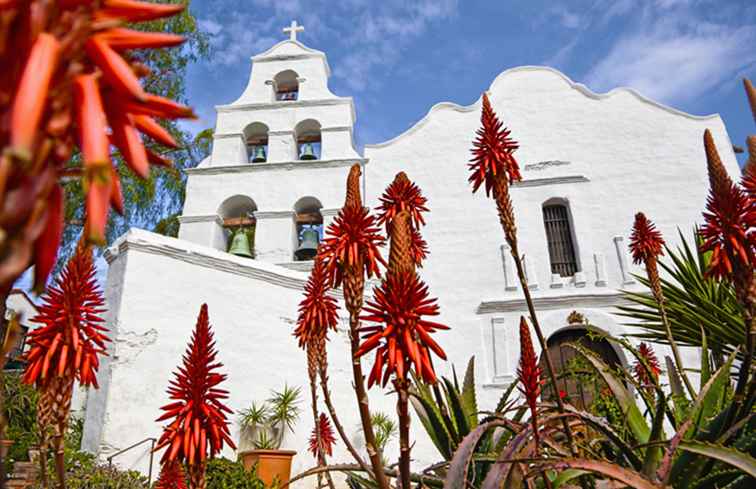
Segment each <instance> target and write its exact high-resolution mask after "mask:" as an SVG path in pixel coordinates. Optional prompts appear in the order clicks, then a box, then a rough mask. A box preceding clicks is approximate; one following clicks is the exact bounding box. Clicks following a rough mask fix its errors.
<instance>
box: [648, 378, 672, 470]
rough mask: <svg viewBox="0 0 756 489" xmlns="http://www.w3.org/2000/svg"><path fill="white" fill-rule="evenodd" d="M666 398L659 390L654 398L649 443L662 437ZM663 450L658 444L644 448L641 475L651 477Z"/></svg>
mask: <svg viewBox="0 0 756 489" xmlns="http://www.w3.org/2000/svg"><path fill="white" fill-rule="evenodd" d="M666 404H667V400H666V399H665V397H664V394H663V393H661V392H659V393H658V395H657V398H656V412H655V413H654V423H653V426H652V428H651V438H650V439H649V443H656V442H659V441H661V440H662V439H664V438H665V437H664V429H663V427H664V408H665V406H666ZM663 455H664V452H663V451H662V448H661V447H660V446H651V447H648V449H647V450H646V458H645V459H644V460H643V475H645V476H646V477H652V476H653V475H654V472H656V469H657V468H658V467H659V463H660V462H661V459H662V456H663Z"/></svg>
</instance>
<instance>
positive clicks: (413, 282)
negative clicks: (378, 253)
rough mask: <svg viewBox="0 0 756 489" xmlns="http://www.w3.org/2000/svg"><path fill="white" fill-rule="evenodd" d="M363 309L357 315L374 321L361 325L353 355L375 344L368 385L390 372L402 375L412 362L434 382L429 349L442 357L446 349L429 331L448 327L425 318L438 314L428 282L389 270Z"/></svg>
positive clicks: (419, 372)
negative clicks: (361, 336) (359, 335)
mask: <svg viewBox="0 0 756 489" xmlns="http://www.w3.org/2000/svg"><path fill="white" fill-rule="evenodd" d="M364 312H365V314H364V315H363V316H361V317H360V319H362V320H363V321H366V322H369V323H377V324H376V325H375V326H364V327H362V328H360V332H361V333H363V336H364V338H363V342H362V344H361V345H360V348H359V350H358V351H357V354H356V355H355V356H356V357H357V358H359V357H361V356H362V355H365V354H366V353H368V352H370V351H372V350H374V349H376V348H377V351H376V355H375V363H374V365H373V369H372V371H371V372H370V376H369V377H368V387H371V386H372V385H373V384H377V383H378V382H380V383H381V384H382V385H384V386H385V385H386V382H388V379H389V376H390V375H391V374H392V373H393V374H396V377H397V378H398V379H400V380H403V379H405V377H406V375H407V373H409V370H410V368H411V366H412V364H414V366H415V372H416V373H417V375H418V376H420V377H422V378H423V379H424V380H425V381H426V382H428V383H435V381H436V374H435V371H434V369H433V363H432V362H431V357H430V352H433V353H435V354H436V355H437V356H438V357H440V358H441V359H443V360H446V353H445V352H444V350H443V349H442V348H441V347H440V346H439V345H438V343H436V341H435V340H434V339H433V338H432V337H431V334H432V333H434V332H436V331H438V330H444V329H449V327H448V326H445V325H443V324H439V323H436V322H433V321H429V320H427V319H424V317H425V316H437V315H438V314H439V308H438V304H436V299H433V298H429V296H428V286H427V285H425V284H424V283H423V282H422V281H421V280H420V279H419V278H418V277H417V275H416V274H415V273H414V272H411V271H405V272H401V273H391V274H389V275H387V277H386V278H385V279H384V281H383V282H382V283H381V285H380V286H379V287H377V288H376V289H374V291H373V300H371V301H367V304H366V305H365V308H364ZM384 369H385V370H384Z"/></svg>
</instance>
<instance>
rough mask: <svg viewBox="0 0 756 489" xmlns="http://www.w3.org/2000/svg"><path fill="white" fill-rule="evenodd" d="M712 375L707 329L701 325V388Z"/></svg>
mask: <svg viewBox="0 0 756 489" xmlns="http://www.w3.org/2000/svg"><path fill="white" fill-rule="evenodd" d="M710 377H711V363H710V362H709V343H708V342H707V340H706V331H704V329H703V326H702V327H701V387H700V388H701V389H703V387H704V385H705V384H706V383H707V382H708V381H709V378H710Z"/></svg>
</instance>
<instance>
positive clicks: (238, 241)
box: [228, 229, 252, 258]
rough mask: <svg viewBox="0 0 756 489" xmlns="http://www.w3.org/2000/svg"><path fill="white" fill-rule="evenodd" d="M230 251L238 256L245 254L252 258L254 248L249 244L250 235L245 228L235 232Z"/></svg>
mask: <svg viewBox="0 0 756 489" xmlns="http://www.w3.org/2000/svg"><path fill="white" fill-rule="evenodd" d="M228 252H229V253H231V254H232V255H236V256H244V257H247V258H252V249H251V248H250V246H249V236H247V233H246V232H245V231H244V230H243V229H239V230H238V231H236V233H234V238H233V239H232V240H231V246H229V247H228Z"/></svg>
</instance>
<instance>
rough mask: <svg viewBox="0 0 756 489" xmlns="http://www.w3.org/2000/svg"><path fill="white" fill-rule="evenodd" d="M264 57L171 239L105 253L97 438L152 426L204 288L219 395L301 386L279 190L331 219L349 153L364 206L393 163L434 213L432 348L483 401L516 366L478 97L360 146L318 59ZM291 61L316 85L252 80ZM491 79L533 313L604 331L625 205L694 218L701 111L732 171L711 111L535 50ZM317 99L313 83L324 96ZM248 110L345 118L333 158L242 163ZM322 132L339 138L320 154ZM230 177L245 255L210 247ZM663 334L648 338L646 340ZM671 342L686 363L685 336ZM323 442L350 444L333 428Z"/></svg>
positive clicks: (136, 457)
mask: <svg viewBox="0 0 756 489" xmlns="http://www.w3.org/2000/svg"><path fill="white" fill-rule="evenodd" d="M321 54H322V53H321ZM261 56H262V57H256V58H255V65H254V67H253V70H252V76H251V79H250V85H249V87H248V89H247V90H246V91H245V92H244V94H243V95H242V96H241V98H240V99H239V100H237V101H236V102H234V103H233V104H231V105H230V106H224V107H221V108H219V115H218V127H219V128H222V129H223V131H225V133H226V134H229V136H223V131H219V132H221V137H218V133H216V142H215V144H216V147H215V149H214V152H213V158H212V162H208V163H207V164H203V165H202V166H201V167H199V168H197V169H194V170H191V171H190V172H189V181H188V187H187V200H186V204H185V207H184V212H183V216H182V218H181V231H180V234H179V237H180V238H181V239H180V240H172V239H169V238H163V237H159V236H155V235H152V234H150V233H146V232H143V231H138V230H133V231H132V232H131V233H130V234H129V235H127V236H126V237H125V238H123V239H122V240H121V241H119V243H118V246H117V248H118V249H119V252H118V253H113V254H112V255H111V256H110V260H111V270H110V274H109V277H108V304H109V308H110V313H109V314H110V316H109V324H111V325H112V327H114V328H116V330H117V333H116V338H117V340H116V342H115V344H114V350H113V355H112V358H111V360H110V361H109V363H106V364H104V365H103V369H102V371H103V373H102V377H103V381H102V384H103V389H101V391H100V392H98V393H97V394H96V395H95V396H90V400H89V404H88V412H87V415H88V420H87V436H86V440H85V442H86V445H87V446H88V447H89V448H90V449H92V450H99V451H100V453H101V454H103V455H107V453H112V452H113V451H115V450H117V449H118V448H122V447H124V446H128V445H129V444H131V443H133V442H134V441H138V440H139V439H141V438H144V437H145V436H156V435H157V434H158V433H159V429H160V427H159V426H158V425H156V424H155V423H154V422H153V421H152V420H153V419H154V418H156V417H157V416H158V414H159V411H158V408H159V406H160V405H161V404H164V403H165V401H166V399H165V394H164V389H165V386H166V385H167V382H168V380H169V378H170V372H171V371H172V370H173V369H174V368H175V366H176V365H177V364H178V362H179V361H180V356H181V353H182V352H183V350H184V348H185V346H186V344H187V342H188V339H189V336H190V334H191V330H192V328H193V327H194V323H195V319H196V315H197V313H198V311H199V307H200V305H201V303H202V302H207V303H208V305H209V308H210V317H211V320H212V323H213V325H214V328H215V331H216V338H217V340H218V348H219V350H220V355H219V357H220V359H221V361H223V362H224V364H225V368H224V371H225V372H226V373H228V375H229V380H228V383H227V386H226V387H227V388H228V389H229V390H230V391H231V393H232V394H231V400H230V404H231V406H232V408H234V409H241V408H244V407H247V406H248V405H249V404H250V402H251V401H252V400H254V399H258V400H260V399H264V398H265V397H266V396H267V394H268V393H269V391H270V389H272V388H280V387H281V386H282V385H283V384H284V383H285V382H288V383H289V384H294V385H302V386H303V387H306V386H305V384H306V367H305V356H304V354H303V353H302V352H301V351H299V350H298V349H297V348H296V344H295V342H294V339H293V338H292V337H291V332H292V329H293V321H294V318H295V316H296V308H297V304H298V302H299V300H300V299H301V290H300V289H301V286H302V285H303V284H304V280H305V279H306V275H305V274H304V273H301V272H298V271H293V270H290V268H296V269H299V270H302V269H305V270H306V268H307V267H306V266H303V264H301V263H297V264H293V263H291V257H292V253H293V251H294V246H295V243H296V240H295V235H294V233H295V231H294V229H295V228H294V223H293V207H294V204H295V202H297V200H298V199H300V198H302V197H305V196H311V197H315V198H317V199H318V200H319V201H320V202H321V203H322V205H323V214H324V216H325V221H326V224H327V223H328V221H329V220H330V219H332V216H333V214H334V213H335V212H336V210H337V209H338V208H339V207H340V206H341V205H342V203H343V198H344V184H345V179H346V175H347V173H348V168H349V166H350V165H351V164H352V163H354V162H360V163H361V164H362V165H363V185H364V187H365V192H364V193H365V196H366V203H367V204H368V205H370V206H372V207H374V206H375V205H377V203H378V197H379V196H380V194H381V193H382V191H383V189H384V188H385V187H386V186H387V185H388V184H389V183H390V182H391V180H392V179H393V178H394V175H395V174H396V173H397V172H398V171H406V172H407V174H408V175H409V177H410V179H412V180H414V181H415V182H416V183H417V184H418V185H419V186H420V187H421V188H422V190H423V193H424V194H425V195H426V196H427V197H428V205H429V207H430V209H431V213H430V214H429V215H428V217H427V222H428V225H427V226H426V227H425V228H424V229H423V236H424V238H425V239H426V241H427V242H428V245H429V248H430V256H429V258H428V260H427V261H426V263H425V264H424V267H423V268H422V270H421V271H420V273H421V275H422V277H423V278H424V279H425V280H426V282H427V283H428V284H429V286H430V289H431V292H432V294H433V295H434V296H437V297H438V299H439V304H440V305H441V311H442V315H441V317H440V321H441V322H444V323H446V324H448V325H450V326H451V328H452V329H451V330H450V331H448V332H441V333H439V334H438V341H439V343H440V344H441V345H442V346H443V347H444V348H445V349H446V351H447V352H448V354H449V362H448V363H445V364H444V363H438V364H437V366H438V370H439V373H441V374H447V373H449V371H450V366H451V365H452V364H455V365H456V366H457V367H458V369H462V368H463V367H464V365H465V364H466V362H467V360H468V359H469V357H470V356H472V355H475V356H476V358H477V362H476V365H477V372H476V373H477V382H478V400H479V405H480V407H481V409H489V408H491V407H493V406H494V405H495V403H496V401H497V400H498V397H499V396H500V395H501V393H502V391H503V389H504V388H505V387H506V386H507V384H508V383H510V382H511V381H512V379H513V376H514V372H515V369H516V362H517V359H518V354H519V352H518V346H517V345H518V339H517V330H516V326H517V324H518V322H519V317H520V315H524V314H526V308H525V305H524V302H523V300H522V293H521V291H520V290H519V286H518V284H517V281H516V278H515V273H514V270H513V263H512V260H511V258H510V257H509V255H508V251H507V250H506V248H505V246H504V244H505V242H504V238H503V234H502V231H501V229H500V227H499V224H498V218H497V216H496V211H495V206H494V204H493V202H491V200H490V199H487V198H486V197H485V196H484V195H483V193H482V192H481V193H479V194H478V195H472V194H471V188H470V186H469V184H468V183H467V178H468V170H467V166H466V163H467V161H468V160H469V150H470V147H471V143H472V140H473V138H474V134H475V131H476V129H477V128H478V126H479V118H480V115H479V114H480V102H477V103H476V104H474V105H472V106H469V107H460V106H456V105H453V104H448V103H443V104H439V105H437V106H435V107H433V108H432V109H431V110H430V112H429V113H428V115H427V116H426V117H425V118H424V119H423V120H421V121H420V122H418V123H417V124H416V125H415V126H414V127H412V128H411V129H409V130H408V131H407V132H405V133H404V134H402V135H400V136H398V137H396V138H394V139H393V140H391V141H388V142H386V143H382V144H378V145H371V146H368V147H366V149H365V155H364V158H361V157H359V155H357V154H356V152H354V148H353V146H352V144H351V127H352V124H353V122H354V117H353V116H349V115H348V111H347V110H346V109H349V111H351V110H352V109H351V100H349V101H347V103H345V102H344V100H345V99H340V98H338V97H336V98H334V97H333V96H332V94H330V92H328V91H327V83H326V81H325V80H326V78H327V75H328V67H327V64H326V63H325V60H324V58H323V57H322V56H321V55H320V54H317V52H311V51H308V50H307V48H304V47H303V46H301V45H300V44H298V43H291V42H284V43H281V44H279V45H277V46H276V47H274V48H273V49H272V50H271V51H270V52H268V53H264V54H263V55H261ZM292 66H301V68H297V69H298V70H299V71H298V73H299V72H300V71H301V72H302V73H305V76H304V78H306V79H307V80H308V81H307V82H305V83H310V82H312V81H313V80H315V79H316V78H317V77H318V76H320V77H321V78H320V81H319V82H318V83H313V84H312V86H313V87H316V88H317V87H319V88H318V89H317V90H315V89H314V88H313V90H312V91H310V92H309V94H308V95H307V97H310V96H312V99H307V100H302V101H301V103H300V102H292V104H299V105H290V106H286V105H282V104H281V103H271V102H269V100H270V99H269V97H271V96H272V95H271V94H270V93H267V92H266V93H267V94H266V93H262V94H261V93H258V92H261V91H264V90H270V87H269V86H268V85H265V83H264V82H265V81H266V80H268V79H270V77H272V76H274V75H275V73H277V72H278V71H280V70H281V69H288V68H291V67H292ZM307 70H310V71H307ZM321 82H322V83H321ZM301 86H302V87H304V85H301ZM489 94H490V97H491V101H492V104H493V106H494V109H495V110H496V112H497V113H498V114H499V116H500V117H501V118H502V120H503V121H504V123H505V124H506V125H507V126H508V127H510V128H511V129H512V136H513V137H514V138H515V139H516V140H517V141H519V143H520V145H521V148H520V150H518V152H517V157H518V160H519V162H520V166H521V170H522V174H523V182H521V183H519V184H517V185H515V186H514V187H513V189H512V197H513V200H514V207H515V213H516V218H517V225H518V230H519V239H520V248H521V252H522V253H524V254H525V263H526V267H527V273H528V282H529V283H530V285H531V289H532V293H533V296H534V299H535V302H536V306H537V309H538V311H539V318H540V321H541V324H542V326H543V328H544V331H545V332H546V334H547V335H550V334H552V333H553V332H555V331H557V330H559V329H561V328H562V327H564V326H565V323H566V317H567V315H568V314H569V313H570V312H571V311H573V310H577V311H579V312H582V313H583V314H585V315H586V316H587V318H588V319H589V320H590V321H591V322H592V323H593V324H594V325H595V326H596V327H598V328H601V329H603V330H605V331H607V332H610V333H612V334H622V333H624V332H627V331H628V330H626V329H624V328H623V327H622V326H621V325H620V322H621V321H618V319H617V318H616V317H615V316H613V315H612V314H611V313H612V311H613V308H614V306H616V305H617V304H618V303H620V300H621V295H620V293H619V292H618V290H619V289H630V290H638V285H637V284H636V283H635V281H634V280H633V279H632V276H631V274H632V273H640V272H641V271H642V270H641V269H640V268H638V267H636V266H634V265H632V264H631V260H630V257H629V254H628V252H627V244H628V237H629V234H630V230H631V225H632V222H633V216H634V214H635V213H636V212H638V211H643V212H645V213H646V214H647V215H648V217H649V218H651V219H652V220H654V221H655V222H656V223H657V225H658V227H659V229H660V230H661V232H662V233H663V234H664V236H665V238H666V239H667V240H668V242H670V243H671V244H673V245H674V244H675V243H676V242H677V228H678V227H679V228H680V229H682V230H683V232H685V233H689V231H690V230H691V229H692V226H693V224H694V223H696V222H699V221H700V213H701V210H702V208H703V206H704V202H705V197H706V191H707V179H706V165H705V156H704V151H703V146H702V135H703V132H704V130H705V129H710V130H711V131H712V133H713V136H714V140H715V141H716V143H717V145H718V147H719V150H720V154H721V155H722V158H723V161H724V163H725V166H726V167H727V169H728V170H729V171H730V173H731V174H732V175H736V174H737V172H738V171H739V170H738V167H737V162H736V160H735V156H734V154H733V152H732V146H731V143H730V140H729V137H728V135H727V132H726V130H725V127H724V124H723V123H722V120H721V119H720V117H719V116H717V115H713V116H705V117H698V116H691V115H688V114H684V113H681V112H678V111H676V110H674V109H670V108H667V107H664V106H661V105H659V104H656V103H654V102H652V101H649V100H647V99H645V98H643V97H642V96H640V95H638V94H637V93H635V92H633V91H631V90H627V89H617V90H614V91H612V92H610V93H609V94H605V95H597V94H594V93H592V92H590V91H589V90H587V89H586V88H585V87H583V86H582V85H579V84H575V83H574V82H572V81H571V80H569V79H567V78H566V77H565V76H564V75H562V74H561V73H559V72H557V71H555V70H552V69H548V68H543V67H523V68H516V69H512V70H508V71H506V72H504V73H502V74H501V75H500V76H499V77H497V78H496V80H494V82H493V83H492V85H491V88H490V90H489ZM302 96H303V97H305V95H304V92H303V95H302ZM266 97H268V99H266ZM325 99H328V100H329V102H328V103H322V102H323V100H325ZM266 100H267V101H266ZM266 104H268V105H267V106H266ZM308 104H309V105H308ZM263 115H265V117H270V118H269V119H266V121H267V122H266V123H269V124H270V125H271V129H273V127H276V134H278V135H282V134H283V136H282V137H284V139H285V136H286V131H288V130H290V129H281V128H284V127H285V126H286V127H290V128H291V127H292V126H293V125H294V124H296V122H297V121H298V120H301V118H307V117H313V115H317V117H319V118H321V120H323V121H325V120H332V121H333V122H332V123H333V124H346V125H347V127H348V131H346V132H342V131H341V129H338V128H337V129H334V134H337V135H338V137H334V141H338V143H336V144H334V145H333V146H330V145H329V149H327V150H326V149H324V154H328V155H329V159H324V160H322V161H315V162H294V161H271V162H270V163H263V164H246V163H242V162H240V161H238V158H237V157H236V156H234V155H233V154H234V153H233V152H234V151H235V150H234V149H233V144H231V143H229V142H228V141H232V142H233V140H234V136H233V134H234V131H236V132H240V131H242V130H243V127H242V126H244V125H246V124H248V123H249V122H250V121H252V120H260V118H261V117H263ZM329 117H333V119H328V118H329ZM350 117H351V118H350ZM324 127H325V125H324ZM325 134H326V133H324V139H323V144H324V146H325V145H326V142H327V140H326V136H325ZM345 135H346V136H345ZM237 139H238V140H239V141H241V138H240V137H238V138H237ZM229 148H230V149H229ZM236 149H237V150H238V149H239V148H236ZM332 149H335V151H336V153H326V152H327V151H331V150H332ZM234 158H237V159H234ZM236 195H242V196H248V197H250V198H251V199H253V201H254V204H255V207H256V212H255V216H256V217H257V222H258V224H257V236H256V251H257V254H258V255H257V256H258V259H257V260H254V261H250V260H245V259H242V258H238V257H234V256H231V255H228V254H226V253H223V252H222V251H219V250H220V249H223V246H224V243H225V240H224V237H223V231H222V228H221V226H220V223H221V221H220V218H219V213H220V212H221V205H222V204H223V202H224V201H226V199H228V198H229V197H232V196H236ZM552 199H558V200H560V201H562V202H565V203H567V204H568V205H569V209H570V213H571V218H572V226H573V232H574V237H575V247H576V252H577V255H578V262H579V268H580V270H579V272H578V273H577V274H575V276H574V277H572V278H564V279H563V278H560V277H558V276H557V277H553V276H552V274H551V269H550V263H549V255H548V249H547V242H546V235H545V229H544V224H543V215H542V206H543V204H544V203H545V202H547V201H551V200H552ZM276 264H282V265H284V266H278V265H276ZM329 348H330V349H329V363H330V365H331V379H332V388H333V391H334V397H335V400H336V404H337V406H338V407H339V411H340V414H341V416H342V421H343V422H344V424H345V425H346V427H347V429H348V430H349V431H350V433H354V434H356V433H357V432H358V429H357V417H356V413H357V411H356V409H355V407H354V399H353V393H352V390H351V387H350V385H351V380H350V373H349V372H350V371H349V369H348V356H349V355H348V345H347V344H346V338H345V336H344V335H343V333H342V334H341V335H339V336H338V337H337V338H334V340H333V341H332V342H331V344H330V347H329ZM665 353H666V350H664V349H659V354H660V355H663V354H665ZM685 356H686V359H687V360H688V363H689V365H690V364H693V363H694V360H695V357H696V352H695V351H686V352H685ZM371 396H372V401H371V402H373V405H372V407H373V409H375V410H382V411H385V412H388V413H393V412H394V408H393V402H394V399H393V397H392V396H388V395H384V394H383V393H382V392H381V391H379V390H376V389H374V390H373V392H372V393H371ZM305 400H306V396H305ZM305 402H306V401H305ZM415 428H418V426H417V424H416V423H415V426H414V428H413V429H415ZM310 430H311V423H310V421H309V417H308V416H307V415H306V414H304V415H303V418H302V422H301V423H300V425H298V427H297V430H296V431H297V432H296V434H295V435H293V436H291V437H290V438H288V439H287V441H286V443H285V445H286V446H287V447H291V448H295V449H299V451H300V455H298V456H297V458H296V459H295V467H294V471H295V472H296V471H299V470H301V469H303V468H305V467H306V466H309V465H311V463H312V462H313V461H312V460H311V458H310V457H309V456H308V455H305V454H304V448H303V447H304V446H305V440H306V438H307V436H308V434H309V432H310ZM355 436H356V435H355ZM414 439H415V440H417V445H416V446H415V448H414V450H413V457H414V458H415V459H416V463H415V467H418V468H419V467H423V466H425V465H426V464H430V463H433V462H436V461H438V458H439V457H438V455H437V454H436V453H435V450H434V449H433V448H432V446H431V445H430V442H429V441H428V439H427V437H425V436H418V437H414ZM227 455H229V456H231V455H232V454H231V453H227ZM390 456H391V457H393V456H394V453H393V451H392V453H391V454H390ZM334 460H348V456H347V455H346V453H345V452H344V451H343V447H340V446H339V448H338V449H337V453H336V455H335V457H334ZM121 463H122V465H124V466H127V467H135V468H139V469H144V468H145V466H146V461H145V452H144V451H143V452H142V453H141V454H140V453H133V454H130V455H128V456H124V457H123V458H122V459H121ZM303 487H307V486H303Z"/></svg>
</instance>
